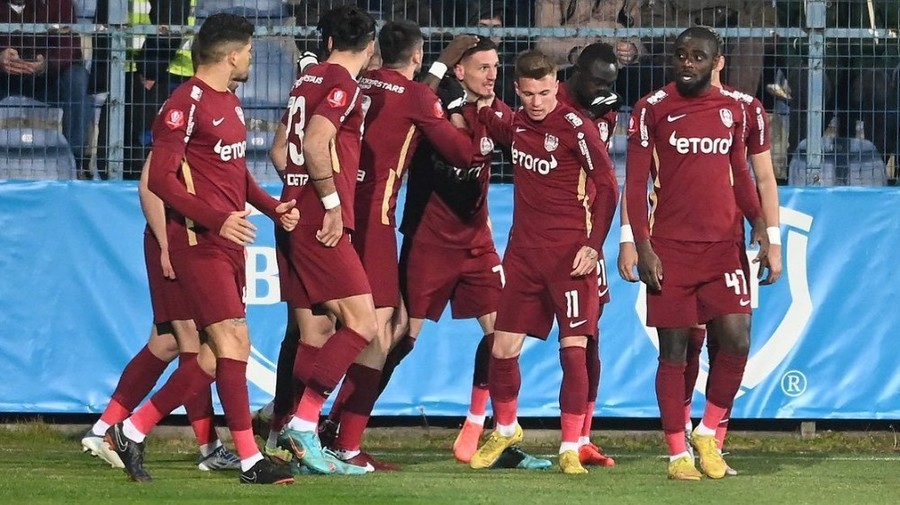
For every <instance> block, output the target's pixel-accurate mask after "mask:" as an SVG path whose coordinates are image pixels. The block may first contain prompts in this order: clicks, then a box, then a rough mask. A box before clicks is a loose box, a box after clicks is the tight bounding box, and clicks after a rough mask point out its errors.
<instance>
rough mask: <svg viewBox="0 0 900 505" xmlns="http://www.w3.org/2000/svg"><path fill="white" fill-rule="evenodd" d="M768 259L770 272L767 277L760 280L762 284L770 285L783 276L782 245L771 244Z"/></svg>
mask: <svg viewBox="0 0 900 505" xmlns="http://www.w3.org/2000/svg"><path fill="white" fill-rule="evenodd" d="M766 260H767V261H768V266H769V273H768V274H767V275H766V278H765V279H763V280H762V281H760V284H764V285H769V284H775V281H777V280H778V279H779V278H781V271H782V263H781V261H782V260H781V246H780V245H777V244H771V243H770V244H769V254H768V255H767V256H766Z"/></svg>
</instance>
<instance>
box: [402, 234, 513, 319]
mask: <svg viewBox="0 0 900 505" xmlns="http://www.w3.org/2000/svg"><path fill="white" fill-rule="evenodd" d="M400 284H401V286H402V289H403V299H404V301H405V302H406V309H407V311H408V312H409V317H411V318H415V319H430V320H432V321H437V320H439V319H440V318H441V314H442V313H443V312H444V307H446V306H447V302H448V301H449V302H450V308H451V310H452V314H453V318H454V319H472V318H476V317H481V316H484V315H487V314H490V313H492V312H496V311H497V302H498V301H499V299H500V290H501V289H502V288H503V267H502V266H501V264H500V256H499V255H498V254H497V251H496V250H495V249H494V248H493V247H491V248H490V249H484V250H472V249H454V248H450V247H441V246H439V245H434V244H429V243H425V242H422V241H418V240H416V239H415V238H407V239H404V241H403V250H402V251H401V254H400Z"/></svg>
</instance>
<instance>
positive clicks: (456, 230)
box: [401, 100, 513, 250]
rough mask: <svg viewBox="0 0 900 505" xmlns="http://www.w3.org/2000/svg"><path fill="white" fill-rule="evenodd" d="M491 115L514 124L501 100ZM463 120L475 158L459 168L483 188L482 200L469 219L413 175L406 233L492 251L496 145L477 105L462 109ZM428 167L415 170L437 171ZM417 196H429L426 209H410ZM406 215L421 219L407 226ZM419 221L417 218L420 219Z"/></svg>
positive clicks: (428, 182) (428, 183) (438, 242)
mask: <svg viewBox="0 0 900 505" xmlns="http://www.w3.org/2000/svg"><path fill="white" fill-rule="evenodd" d="M491 113H492V114H494V115H495V117H496V118H497V119H498V120H499V121H503V122H507V123H508V122H511V121H512V117H513V112H512V110H511V109H510V108H509V106H508V105H506V104H505V103H503V102H502V101H500V100H494V103H493V104H492V105H491ZM463 117H464V118H465V120H466V124H467V126H468V131H467V133H468V134H469V137H470V138H471V139H472V142H473V148H474V151H475V152H474V154H473V156H472V160H471V161H470V163H469V165H468V166H465V167H456V168H458V169H459V170H460V171H461V177H463V178H466V179H471V180H475V181H477V182H478V184H479V185H480V196H479V199H478V201H477V202H476V204H475V207H474V209H473V210H472V211H471V212H470V213H469V215H468V216H467V217H466V219H462V218H460V216H459V215H458V214H457V213H456V212H454V210H453V208H452V207H451V206H450V205H448V203H447V202H445V201H444V199H443V198H442V197H441V196H439V194H438V192H437V190H436V188H434V187H432V185H433V183H434V181H433V180H432V179H430V178H428V177H415V174H412V175H410V185H409V188H408V190H409V193H408V195H407V207H406V210H405V211H404V228H403V229H401V231H403V232H404V233H415V236H416V240H421V241H423V242H427V243H429V244H436V245H440V246H442V247H450V248H454V249H473V250H492V249H493V248H494V238H493V236H492V234H491V228H490V223H489V220H488V207H487V193H488V185H489V183H490V179H491V159H492V158H493V151H494V142H493V140H492V139H491V136H490V134H489V133H488V131H487V127H486V126H485V125H484V124H482V122H480V121H479V120H478V109H477V108H476V107H475V104H474V103H469V104H466V105H465V106H464V107H463ZM427 165H429V166H425V165H423V166H416V167H415V170H437V168H436V167H435V166H434V164H433V163H431V162H429V163H427ZM414 179H415V180H418V181H422V184H421V185H419V184H414V182H413V181H414ZM416 192H419V193H423V194H425V193H427V194H428V195H429V196H428V197H427V199H425V200H424V208H419V207H418V206H416V207H415V208H413V207H411V206H410V202H415V201H418V198H417V195H416V194H415V193H416ZM406 213H416V214H419V215H421V218H420V219H418V220H417V221H415V224H412V223H411V222H410V223H409V224H407V217H406ZM417 217H418V216H417Z"/></svg>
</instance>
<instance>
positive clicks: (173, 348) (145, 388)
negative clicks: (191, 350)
mask: <svg viewBox="0 0 900 505" xmlns="http://www.w3.org/2000/svg"><path fill="white" fill-rule="evenodd" d="M158 327H162V328H163V333H160V332H159V331H158V329H157V328H158ZM171 328H172V326H171V324H163V325H155V324H154V325H153V327H152V328H151V330H150V339H149V340H148V341H147V344H146V345H145V346H144V347H143V348H141V350H140V351H138V353H137V354H136V355H135V356H134V357H133V358H131V361H129V362H128V364H127V365H125V369H124V370H123V371H122V375H121V377H119V382H118V384H116V389H115V391H113V394H112V397H110V399H109V403H108V404H107V406H106V409H104V411H103V414H101V415H100V419H98V420H97V422H95V423H94V424H93V426H91V428H90V429H89V430H88V432H87V433H86V434H85V435H84V437H82V439H81V447H82V449H83V450H84V451H85V452H87V451H90V453H91V455H93V456H99V457H100V458H102V459H103V460H104V461H106V462H107V463H109V464H110V465H112V466H113V467H115V468H123V467H124V465H123V464H122V460H121V459H120V458H119V456H118V455H117V454H116V453H115V452H114V451H112V450H110V449H109V446H108V445H106V444H105V443H104V441H103V437H104V436H105V435H106V431H107V430H108V429H109V427H110V426H113V425H115V424H117V423H120V422H122V421H124V420H125V419H127V418H128V416H129V415H131V412H132V411H133V410H134V409H135V408H137V406H138V404H139V403H140V402H141V400H143V399H144V398H145V397H146V396H147V395H148V394H149V393H150V391H151V390H152V389H153V386H155V385H156V381H158V380H159V378H160V376H162V374H163V372H165V370H166V367H167V366H168V365H169V363H170V362H171V361H172V360H174V359H175V357H176V356H178V344H177V342H176V340H175V335H174V334H173V332H172V330H171Z"/></svg>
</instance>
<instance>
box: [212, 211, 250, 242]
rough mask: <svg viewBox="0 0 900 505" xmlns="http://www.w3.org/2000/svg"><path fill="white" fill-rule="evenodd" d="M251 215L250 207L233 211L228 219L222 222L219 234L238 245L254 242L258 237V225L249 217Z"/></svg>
mask: <svg viewBox="0 0 900 505" xmlns="http://www.w3.org/2000/svg"><path fill="white" fill-rule="evenodd" d="M249 215H250V209H244V210H236V211H234V212H232V213H231V214H230V215H229V216H228V219H226V220H225V222H224V223H222V228H221V229H220V230H219V235H220V236H221V237H223V238H226V239H228V240H230V241H232V242H234V243H235V244H237V245H241V246H245V245H248V244H252V243H253V241H254V240H255V239H256V226H255V225H254V224H253V223H251V222H250V221H249V220H248V219H247V216H249Z"/></svg>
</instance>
